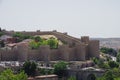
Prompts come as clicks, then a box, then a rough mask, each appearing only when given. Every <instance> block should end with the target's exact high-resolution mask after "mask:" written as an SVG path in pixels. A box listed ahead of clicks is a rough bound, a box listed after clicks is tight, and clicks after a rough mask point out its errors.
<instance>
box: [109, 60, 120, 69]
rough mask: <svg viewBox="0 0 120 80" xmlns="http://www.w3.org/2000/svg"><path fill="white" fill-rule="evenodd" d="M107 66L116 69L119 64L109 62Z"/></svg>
mask: <svg viewBox="0 0 120 80" xmlns="http://www.w3.org/2000/svg"><path fill="white" fill-rule="evenodd" d="M108 65H109V66H110V68H118V67H119V64H118V63H117V62H115V61H109V62H108Z"/></svg>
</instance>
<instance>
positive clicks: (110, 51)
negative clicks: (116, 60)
mask: <svg viewBox="0 0 120 80" xmlns="http://www.w3.org/2000/svg"><path fill="white" fill-rule="evenodd" d="M100 51H101V52H102V53H105V54H109V55H112V56H117V52H116V51H115V50H114V49H112V48H106V47H102V48H101V49H100Z"/></svg>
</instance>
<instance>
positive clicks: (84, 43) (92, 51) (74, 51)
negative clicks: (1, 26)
mask: <svg viewBox="0 0 120 80" xmlns="http://www.w3.org/2000/svg"><path fill="white" fill-rule="evenodd" d="M13 33H14V31H12V32H6V34H9V35H12V34H13ZM22 33H23V34H26V35H32V36H34V35H48V34H49V35H54V36H56V37H57V38H58V39H59V40H61V41H64V42H66V43H67V44H64V45H61V46H59V47H58V49H50V47H49V46H40V47H39V48H38V49H30V48H28V47H27V48H25V47H24V45H19V46H17V49H12V50H0V60H2V61H6V60H10V61H12V60H13V61H14V60H18V61H25V60H36V61H48V60H50V61H56V60H65V61H84V60H88V59H90V58H92V57H99V41H98V40H89V37H87V36H85V37H81V40H80V39H77V38H74V37H71V36H68V35H67V34H64V33H60V32H56V31H51V32H49V31H48V32H40V31H37V32H22Z"/></svg>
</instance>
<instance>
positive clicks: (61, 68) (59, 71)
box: [54, 61, 67, 78]
mask: <svg viewBox="0 0 120 80" xmlns="http://www.w3.org/2000/svg"><path fill="white" fill-rule="evenodd" d="M66 69H67V63H66V62H64V61H60V62H58V63H56V64H55V65H54V73H55V74H56V75H58V77H59V78H61V77H63V76H65V70H66Z"/></svg>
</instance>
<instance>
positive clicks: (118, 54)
mask: <svg viewBox="0 0 120 80" xmlns="http://www.w3.org/2000/svg"><path fill="white" fill-rule="evenodd" d="M116 59H117V62H119V63H120V51H119V52H118V53H117V56H116Z"/></svg>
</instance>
